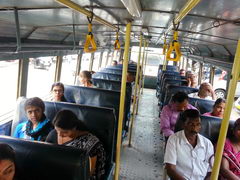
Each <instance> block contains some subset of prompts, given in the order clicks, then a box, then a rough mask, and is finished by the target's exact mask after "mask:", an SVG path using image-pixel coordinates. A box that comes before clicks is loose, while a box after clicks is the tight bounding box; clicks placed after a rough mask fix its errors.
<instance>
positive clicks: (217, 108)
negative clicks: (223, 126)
mask: <svg viewBox="0 0 240 180" xmlns="http://www.w3.org/2000/svg"><path fill="white" fill-rule="evenodd" d="M225 104H226V101H225V100H224V99H222V98H218V99H217V100H216V101H215V103H214V105H213V110H212V111H211V112H207V113H204V114H203V115H204V116H216V117H219V118H223V113H224V109H225Z"/></svg>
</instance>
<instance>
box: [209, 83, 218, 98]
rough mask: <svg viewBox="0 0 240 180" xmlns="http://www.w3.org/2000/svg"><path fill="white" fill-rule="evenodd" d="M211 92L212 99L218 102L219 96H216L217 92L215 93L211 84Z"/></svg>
mask: <svg viewBox="0 0 240 180" xmlns="http://www.w3.org/2000/svg"><path fill="white" fill-rule="evenodd" d="M209 91H210V94H211V97H212V99H213V100H216V99H217V96H216V94H215V92H214V90H213V87H212V85H211V84H210V88H209Z"/></svg>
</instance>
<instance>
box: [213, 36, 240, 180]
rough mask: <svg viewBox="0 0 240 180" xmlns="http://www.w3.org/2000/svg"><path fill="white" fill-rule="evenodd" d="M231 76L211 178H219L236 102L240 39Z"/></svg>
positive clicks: (239, 74)
mask: <svg viewBox="0 0 240 180" xmlns="http://www.w3.org/2000/svg"><path fill="white" fill-rule="evenodd" d="M231 77H232V79H231V80H230V84H229V91H228V94H227V101H226V109H225V111H224V114H223V120H222V124H221V128H220V134H219V138H218V143H217V150H216V154H215V160H214V165H213V171H212V173H211V180H217V179H218V174H219V169H220V164H221V160H222V154H223V148H224V143H225V139H226V135H227V130H228V125H229V118H230V115H231V111H232V106H233V102H234V95H235V90H236V87H237V81H238V80H239V77H240V40H238V46H237V50H236V54H235V58H234V63H233V68H232V72H231Z"/></svg>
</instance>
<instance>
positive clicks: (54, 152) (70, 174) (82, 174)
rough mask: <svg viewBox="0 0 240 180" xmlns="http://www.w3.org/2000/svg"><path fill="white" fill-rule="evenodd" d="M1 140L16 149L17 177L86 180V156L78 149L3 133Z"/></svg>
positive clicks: (25, 179) (31, 179)
mask: <svg viewBox="0 0 240 180" xmlns="http://www.w3.org/2000/svg"><path fill="white" fill-rule="evenodd" d="M0 142H1V143H6V144H8V145H10V146H11V147H12V148H13V149H14V150H15V152H16V165H17V170H18V172H19V174H20V176H21V178H20V179H24V180H33V179H34V180H43V179H44V180H53V179H59V180H66V179H67V180H76V179H81V180H87V179H89V162H88V161H89V157H88V155H87V153H86V152H84V151H82V150H80V149H76V148H73V147H68V146H60V145H51V144H48V143H40V142H33V141H27V140H22V139H16V138H11V137H6V136H0Z"/></svg>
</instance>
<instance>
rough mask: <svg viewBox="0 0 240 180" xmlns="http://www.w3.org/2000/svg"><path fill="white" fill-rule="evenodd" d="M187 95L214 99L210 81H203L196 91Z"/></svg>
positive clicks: (214, 95)
mask: <svg viewBox="0 0 240 180" xmlns="http://www.w3.org/2000/svg"><path fill="white" fill-rule="evenodd" d="M189 97H193V98H201V99H208V100H215V99H216V94H215V92H214V90H213V87H212V85H211V84H210V83H207V82H204V83H202V84H201V85H200V87H199V90H198V92H197V93H191V94H189Z"/></svg>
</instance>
